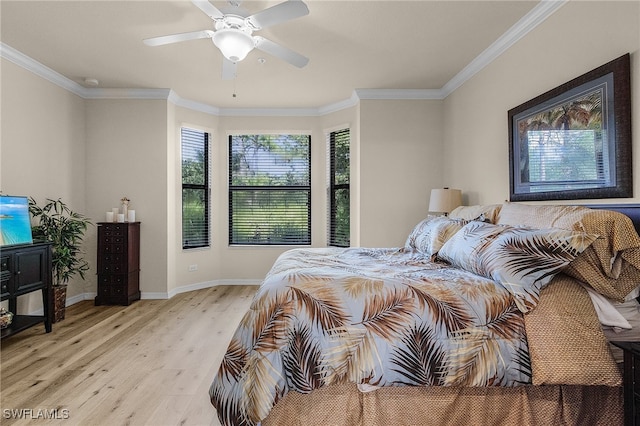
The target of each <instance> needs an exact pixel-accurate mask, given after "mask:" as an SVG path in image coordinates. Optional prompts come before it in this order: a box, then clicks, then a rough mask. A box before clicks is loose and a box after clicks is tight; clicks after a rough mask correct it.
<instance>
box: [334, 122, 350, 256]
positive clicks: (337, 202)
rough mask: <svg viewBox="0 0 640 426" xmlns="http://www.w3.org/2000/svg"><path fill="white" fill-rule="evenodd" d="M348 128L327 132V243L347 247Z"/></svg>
mask: <svg viewBox="0 0 640 426" xmlns="http://www.w3.org/2000/svg"><path fill="white" fill-rule="evenodd" d="M349 142H350V138H349V129H344V130H340V131H337V132H331V133H329V245H330V246H336V247H349V245H350V240H349V238H350V237H349V235H350V234H349V232H350V231H349Z"/></svg>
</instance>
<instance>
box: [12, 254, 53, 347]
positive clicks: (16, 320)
mask: <svg viewBox="0 0 640 426" xmlns="http://www.w3.org/2000/svg"><path fill="white" fill-rule="evenodd" d="M51 279H52V272H51V243H33V244H22V245H16V246H9V247H2V248H0V285H1V288H2V290H1V299H2V300H8V301H9V311H10V312H11V313H12V314H13V321H12V322H11V324H10V325H9V326H8V327H7V328H3V329H2V334H1V335H2V337H3V338H4V337H9V336H11V335H12V334H15V333H17V332H19V331H22V330H25V329H27V328H29V327H31V326H34V325H36V324H41V323H44V328H45V331H46V332H47V333H49V332H50V331H51V324H52V323H53V309H52V306H51V293H52V292H51V284H52V281H51ZM33 291H42V306H43V311H44V312H43V315H23V314H19V313H18V312H16V311H17V308H18V306H17V299H18V296H22V295H25V294H27V293H31V292H33Z"/></svg>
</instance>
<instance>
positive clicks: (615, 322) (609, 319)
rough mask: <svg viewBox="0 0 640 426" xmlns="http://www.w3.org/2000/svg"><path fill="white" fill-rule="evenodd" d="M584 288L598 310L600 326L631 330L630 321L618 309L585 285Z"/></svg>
mask: <svg viewBox="0 0 640 426" xmlns="http://www.w3.org/2000/svg"><path fill="white" fill-rule="evenodd" d="M581 284H582V283H581ZM582 287H584V288H585V290H587V293H589V297H591V301H592V302H593V307H594V308H595V309H596V313H597V314H598V319H599V320H600V324H602V325H603V326H606V327H617V328H625V329H631V324H629V321H627V319H626V318H625V317H624V316H622V314H621V313H620V312H618V309H616V307H615V306H614V305H613V303H611V301H609V299H607V298H606V297H604V296H603V295H601V294H600V293H598V292H596V291H595V290H594V289H593V288H591V287H589V286H587V285H585V284H582Z"/></svg>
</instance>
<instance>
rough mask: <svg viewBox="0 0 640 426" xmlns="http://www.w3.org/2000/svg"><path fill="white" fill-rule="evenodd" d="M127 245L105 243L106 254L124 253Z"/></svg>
mask: <svg viewBox="0 0 640 426" xmlns="http://www.w3.org/2000/svg"><path fill="white" fill-rule="evenodd" d="M124 252H125V245H124V244H105V245H104V254H117V253H124Z"/></svg>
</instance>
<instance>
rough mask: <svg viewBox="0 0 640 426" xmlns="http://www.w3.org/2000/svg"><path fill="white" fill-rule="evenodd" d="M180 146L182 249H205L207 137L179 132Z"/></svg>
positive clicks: (207, 215) (207, 201) (207, 194)
mask: <svg viewBox="0 0 640 426" xmlns="http://www.w3.org/2000/svg"><path fill="white" fill-rule="evenodd" d="M180 133H181V135H180V139H181V146H182V248H184V249H190V248H197V247H208V246H209V245H210V236H209V194H210V181H209V134H208V133H206V132H202V131H200V130H193V129H187V128H184V127H183V128H182V129H181V132H180Z"/></svg>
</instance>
